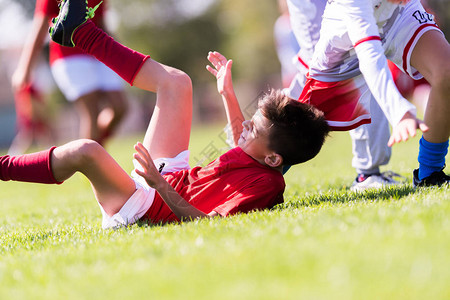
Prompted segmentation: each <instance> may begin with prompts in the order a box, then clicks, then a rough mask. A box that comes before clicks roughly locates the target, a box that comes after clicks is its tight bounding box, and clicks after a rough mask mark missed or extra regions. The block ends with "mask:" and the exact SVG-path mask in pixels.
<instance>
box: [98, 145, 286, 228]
mask: <svg viewBox="0 0 450 300" xmlns="http://www.w3.org/2000/svg"><path fill="white" fill-rule="evenodd" d="M188 161H189V151H187V150H186V151H183V152H181V153H180V154H178V155H177V156H176V157H174V158H159V159H156V160H155V161H154V163H155V166H156V167H157V168H159V166H160V164H161V163H164V164H165V165H164V168H163V170H162V174H163V176H164V178H165V179H166V180H167V181H168V182H169V183H170V185H171V186H172V187H173V188H174V189H175V190H176V191H177V192H178V193H179V194H180V195H181V197H183V199H185V200H186V201H188V202H189V203H190V204H192V205H193V206H194V207H196V208H197V209H199V210H201V211H202V212H204V213H210V212H212V211H215V212H217V213H219V214H220V215H221V216H229V215H233V214H236V213H246V212H249V211H252V210H262V209H266V208H271V207H273V206H275V205H276V204H279V203H282V202H283V192H284V189H285V186H286V185H285V182H284V178H283V175H282V174H281V173H280V172H279V171H277V170H274V169H272V168H270V167H267V166H264V165H262V164H261V163H259V162H257V161H256V160H254V159H253V158H252V157H250V156H249V155H247V154H246V153H245V152H244V151H243V150H242V149H241V148H239V147H236V148H233V149H231V150H229V151H228V152H226V153H225V154H223V155H221V156H220V157H218V158H217V159H216V160H214V161H212V162H211V163H210V164H208V165H207V166H205V167H201V166H198V167H194V168H192V169H191V168H189V164H188ZM135 167H136V168H140V166H139V164H138V163H137V162H135ZM166 172H169V173H166ZM132 177H133V179H134V180H135V182H136V191H135V193H134V194H133V195H132V196H131V197H130V199H128V201H127V202H126V203H125V205H124V206H123V207H122V208H121V209H120V211H119V212H118V213H117V214H115V215H113V216H108V215H107V214H106V213H105V212H104V210H103V208H102V207H101V205H100V209H101V211H102V214H103V221H102V227H103V228H111V227H116V226H120V225H127V224H132V223H134V222H136V221H137V220H138V219H140V220H144V221H147V222H150V223H167V222H178V221H179V220H178V218H177V217H176V216H175V214H174V213H173V212H172V211H171V210H170V208H169V207H168V206H167V204H166V203H165V202H164V200H163V199H162V198H161V196H160V195H159V194H158V193H156V192H155V190H154V189H153V188H151V187H150V186H148V184H147V183H146V182H145V180H144V178H143V177H141V176H139V175H137V173H136V172H132Z"/></svg>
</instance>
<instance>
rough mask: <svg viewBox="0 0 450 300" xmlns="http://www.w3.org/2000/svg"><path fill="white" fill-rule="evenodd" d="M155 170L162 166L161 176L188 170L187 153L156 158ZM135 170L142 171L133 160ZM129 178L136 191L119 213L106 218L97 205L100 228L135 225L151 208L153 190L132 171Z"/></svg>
mask: <svg viewBox="0 0 450 300" xmlns="http://www.w3.org/2000/svg"><path fill="white" fill-rule="evenodd" d="M153 162H154V163H155V166H156V168H158V169H159V168H160V166H161V164H164V165H163V168H162V171H161V174H166V173H172V172H176V171H181V170H186V169H190V166H189V151H188V150H185V151H183V152H181V153H179V154H178V155H177V156H175V157H173V158H158V159H155V160H154V161H153ZM133 164H134V167H135V169H138V168H139V169H142V167H141V165H140V164H139V163H138V162H137V161H136V160H133ZM131 177H132V178H133V180H134V182H135V184H136V191H135V192H134V194H133V195H131V197H130V198H129V199H128V200H127V202H126V203H125V204H124V205H123V206H122V208H121V209H120V211H119V212H118V213H116V214H115V215H113V216H108V214H107V213H106V212H105V210H104V209H103V207H102V206H101V205H100V204H99V206H100V210H101V212H102V216H103V220H102V228H103V229H108V228H116V227H120V226H126V225H130V224H133V223H135V222H136V221H137V220H139V219H140V218H141V217H142V216H143V215H144V214H145V213H146V212H147V211H148V210H149V208H150V207H151V206H152V204H153V200H154V199H155V189H153V188H151V187H150V186H149V185H148V184H147V182H146V181H145V179H144V178H143V177H142V176H139V175H138V174H137V173H136V172H135V171H134V170H133V171H132V172H131Z"/></svg>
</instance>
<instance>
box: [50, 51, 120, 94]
mask: <svg viewBox="0 0 450 300" xmlns="http://www.w3.org/2000/svg"><path fill="white" fill-rule="evenodd" d="M51 71H52V74H53V77H54V79H55V82H56V84H57V85H58V88H59V89H60V90H61V92H62V93H63V94H64V96H65V97H66V99H67V100H68V101H70V102H73V101H75V100H77V99H78V98H80V97H81V96H83V95H86V94H89V93H91V92H93V91H97V90H99V91H121V90H123V86H124V81H123V79H122V78H120V77H119V75H117V74H116V73H115V72H114V71H112V70H111V69H110V68H108V67H107V66H105V65H104V64H103V63H101V62H100V61H98V60H97V59H95V58H94V57H93V56H90V55H86V54H80V55H71V56H68V57H64V58H60V59H57V60H55V61H54V62H53V63H52V65H51Z"/></svg>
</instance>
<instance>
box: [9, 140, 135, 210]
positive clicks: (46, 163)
mask: <svg viewBox="0 0 450 300" xmlns="http://www.w3.org/2000/svg"><path fill="white" fill-rule="evenodd" d="M76 172H80V173H82V174H84V175H85V176H86V177H87V178H88V179H89V181H90V182H91V185H92V189H93V191H94V195H95V197H96V199H97V200H98V202H99V203H100V204H101V205H102V206H103V209H104V210H105V211H106V213H107V214H109V215H113V214H115V213H117V212H118V211H119V210H120V208H121V207H122V206H123V205H124V204H125V203H126V201H127V200H128V198H129V197H130V196H131V195H132V194H133V193H134V191H135V190H136V186H135V183H134V181H133V180H132V179H131V178H130V176H129V175H128V174H127V173H126V172H125V171H124V170H123V169H122V168H121V167H120V166H119V165H118V164H117V162H116V161H115V160H114V159H113V158H112V157H111V156H110V155H109V154H108V153H107V152H106V150H105V149H104V148H103V147H101V146H100V145H99V144H98V143H96V142H94V141H91V140H77V141H73V142H69V143H67V144H65V145H62V146H60V147H53V148H51V149H49V150H45V151H41V152H38V153H32V154H24V155H18V156H9V155H5V156H1V157H0V179H1V180H4V181H8V180H14V181H22V182H35V183H46V184H57V183H62V182H63V181H65V180H67V179H68V178H70V177H71V176H72V175H73V174H75V173H76Z"/></svg>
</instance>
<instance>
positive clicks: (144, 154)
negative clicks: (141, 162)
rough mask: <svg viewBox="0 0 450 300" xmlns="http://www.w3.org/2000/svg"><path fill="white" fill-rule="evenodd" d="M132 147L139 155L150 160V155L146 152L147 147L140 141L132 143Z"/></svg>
mask: <svg viewBox="0 0 450 300" xmlns="http://www.w3.org/2000/svg"><path fill="white" fill-rule="evenodd" d="M134 149H135V150H136V151H137V152H138V154H139V155H140V156H142V157H143V158H144V159H145V160H147V161H151V160H152V157H151V156H150V153H148V150H147V148H145V147H144V145H142V143H140V142H137V143H136V145H134Z"/></svg>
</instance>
